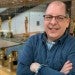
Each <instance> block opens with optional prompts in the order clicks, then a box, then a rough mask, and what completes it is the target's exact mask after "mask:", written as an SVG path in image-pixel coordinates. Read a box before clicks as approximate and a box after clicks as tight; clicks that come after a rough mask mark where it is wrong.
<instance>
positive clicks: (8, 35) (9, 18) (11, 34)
mask: <svg viewBox="0 0 75 75" xmlns="http://www.w3.org/2000/svg"><path fill="white" fill-rule="evenodd" d="M11 21H12V20H11V17H10V16H9V17H8V27H9V32H8V33H7V37H8V38H12V37H13V33H12V31H11Z"/></svg>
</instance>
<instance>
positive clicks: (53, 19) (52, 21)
mask: <svg viewBox="0 0 75 75" xmlns="http://www.w3.org/2000/svg"><path fill="white" fill-rule="evenodd" d="M50 23H51V24H53V25H55V24H56V23H57V20H56V18H55V17H53V18H52V19H51V21H50Z"/></svg>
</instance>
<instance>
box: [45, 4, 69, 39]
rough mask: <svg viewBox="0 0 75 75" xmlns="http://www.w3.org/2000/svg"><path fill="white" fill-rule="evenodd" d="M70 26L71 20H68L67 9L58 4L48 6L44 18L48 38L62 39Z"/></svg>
mask: <svg viewBox="0 0 75 75" xmlns="http://www.w3.org/2000/svg"><path fill="white" fill-rule="evenodd" d="M68 26H69V18H66V13H65V7H63V6H61V5H60V6H57V5H56V4H53V5H50V6H48V8H47V10H46V12H45V16H44V28H45V31H46V33H47V36H48V38H50V39H52V40H56V39H58V38H60V37H61V36H62V35H63V34H64V32H65V30H66V28H67V27H68Z"/></svg>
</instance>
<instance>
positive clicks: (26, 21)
mask: <svg viewBox="0 0 75 75" xmlns="http://www.w3.org/2000/svg"><path fill="white" fill-rule="evenodd" d="M24 36H25V37H29V34H28V18H27V17H25V34H24Z"/></svg>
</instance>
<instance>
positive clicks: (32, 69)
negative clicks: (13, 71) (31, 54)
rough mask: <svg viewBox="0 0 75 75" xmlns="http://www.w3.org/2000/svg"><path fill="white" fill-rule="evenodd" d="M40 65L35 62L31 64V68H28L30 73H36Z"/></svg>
mask: <svg viewBox="0 0 75 75" xmlns="http://www.w3.org/2000/svg"><path fill="white" fill-rule="evenodd" d="M40 66H41V65H40V64H39V63H37V62H35V63H32V64H31V66H30V70H31V71H32V72H35V73H36V72H37V70H38V68H39V67H40Z"/></svg>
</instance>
